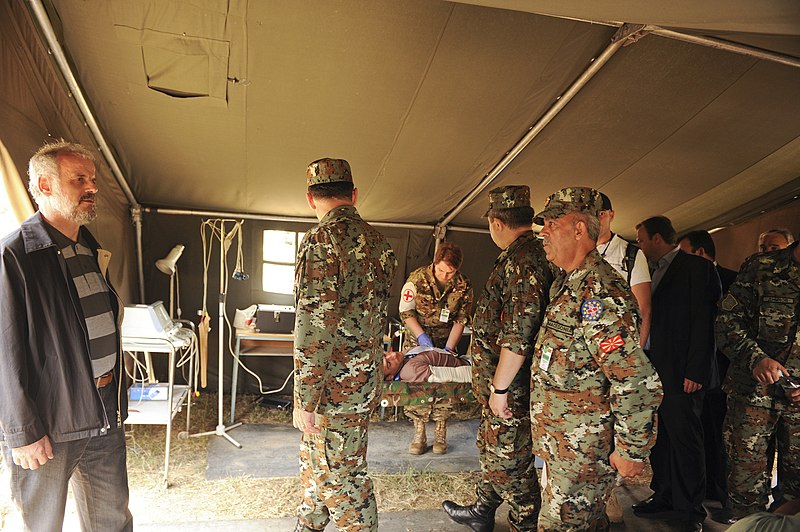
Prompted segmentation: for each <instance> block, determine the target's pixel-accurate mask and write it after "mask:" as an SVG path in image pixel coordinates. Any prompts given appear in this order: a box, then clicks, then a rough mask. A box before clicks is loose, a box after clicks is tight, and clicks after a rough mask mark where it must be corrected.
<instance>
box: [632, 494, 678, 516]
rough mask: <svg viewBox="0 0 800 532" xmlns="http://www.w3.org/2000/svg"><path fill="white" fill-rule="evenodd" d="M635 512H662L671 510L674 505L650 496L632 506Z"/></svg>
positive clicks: (637, 513)
mask: <svg viewBox="0 0 800 532" xmlns="http://www.w3.org/2000/svg"><path fill="white" fill-rule="evenodd" d="M632 508H633V513H635V514H636V515H639V514H658V513H662V512H671V511H672V506H671V505H669V504H667V503H665V502H664V501H662V500H660V499H656V498H655V497H650V498H649V499H645V500H643V501H641V502H637V503H636V504H634V505H633V506H632Z"/></svg>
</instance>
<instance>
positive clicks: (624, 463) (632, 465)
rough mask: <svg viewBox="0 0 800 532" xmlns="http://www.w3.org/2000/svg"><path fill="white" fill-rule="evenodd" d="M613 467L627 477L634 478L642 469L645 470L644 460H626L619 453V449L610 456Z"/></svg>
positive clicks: (609, 459)
mask: <svg viewBox="0 0 800 532" xmlns="http://www.w3.org/2000/svg"><path fill="white" fill-rule="evenodd" d="M608 461H609V463H611V467H613V468H614V469H616V470H617V473H619V474H620V475H622V476H623V477H625V478H633V477H635V476H637V475H639V474H641V472H642V471H644V462H634V461H633V460H626V459H625V458H622V457H621V456H620V455H618V454H617V451H614V452H613V453H611V456H609V457H608Z"/></svg>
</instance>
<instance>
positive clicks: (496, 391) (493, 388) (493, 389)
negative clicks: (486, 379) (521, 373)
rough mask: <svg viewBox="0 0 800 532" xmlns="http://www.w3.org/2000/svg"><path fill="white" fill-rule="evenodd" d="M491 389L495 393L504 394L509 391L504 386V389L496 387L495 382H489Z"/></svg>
mask: <svg viewBox="0 0 800 532" xmlns="http://www.w3.org/2000/svg"><path fill="white" fill-rule="evenodd" d="M489 389H490V390H491V391H492V393H493V394H495V395H503V394H506V393H508V388H503V389H502V390H498V389H497V388H495V387H494V384H489Z"/></svg>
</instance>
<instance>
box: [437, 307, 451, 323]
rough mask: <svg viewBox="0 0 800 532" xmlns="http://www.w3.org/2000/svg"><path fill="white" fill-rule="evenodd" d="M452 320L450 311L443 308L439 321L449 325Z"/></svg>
mask: <svg viewBox="0 0 800 532" xmlns="http://www.w3.org/2000/svg"><path fill="white" fill-rule="evenodd" d="M449 320H450V309H447V308H443V309H442V312H440V313H439V321H441V322H442V323H447V322H448V321H449Z"/></svg>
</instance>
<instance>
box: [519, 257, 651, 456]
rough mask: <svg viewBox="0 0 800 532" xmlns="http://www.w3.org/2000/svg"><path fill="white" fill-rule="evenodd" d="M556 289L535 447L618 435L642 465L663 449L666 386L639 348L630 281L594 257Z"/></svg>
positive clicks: (538, 380)
mask: <svg viewBox="0 0 800 532" xmlns="http://www.w3.org/2000/svg"><path fill="white" fill-rule="evenodd" d="M562 277H563V279H560V280H559V281H561V282H558V281H557V282H556V283H554V284H553V287H552V288H551V290H550V296H551V301H550V305H549V306H548V307H547V311H546V313H545V318H544V323H542V328H541V330H540V331H539V336H538V338H537V339H536V346H535V354H534V357H533V368H532V383H531V388H532V391H531V415H532V417H533V433H534V447H535V446H536V444H537V441H541V437H542V435H543V434H544V433H547V434H550V435H551V436H552V435H553V434H556V435H560V437H564V438H568V439H569V438H576V439H575V441H572V440H570V441H569V442H567V443H566V444H565V445H567V446H568V447H571V448H575V447H579V446H580V433H581V432H599V431H600V430H601V429H602V427H603V426H606V427H613V432H614V434H615V447H616V450H617V452H618V453H619V455H620V456H621V457H623V458H626V459H628V460H636V461H642V460H644V459H645V458H647V456H649V454H650V448H651V447H652V446H653V444H655V439H656V429H655V414H656V410H657V409H658V406H659V405H660V404H661V397H662V395H663V392H662V389H661V381H660V379H659V378H658V374H657V373H656V371H655V369H653V366H652V365H651V364H650V361H649V360H648V359H647V356H646V355H645V353H644V351H643V350H642V348H641V347H639V331H638V328H637V323H638V322H639V309H638V307H637V305H636V299H634V297H633V295H632V294H631V291H630V288H629V287H628V284H627V282H626V281H625V279H622V278H621V277H620V276H619V274H618V273H617V272H616V271H615V270H614V268H613V267H612V266H611V265H610V264H608V263H607V262H606V261H604V260H603V259H602V257H600V255H599V254H598V253H597V251H596V250H592V252H591V253H589V255H588V256H587V257H586V260H585V261H584V263H583V264H582V265H581V266H579V267H578V268H576V269H575V270H573V271H572V272H571V273H569V274H568V275H566V276H562Z"/></svg>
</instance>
